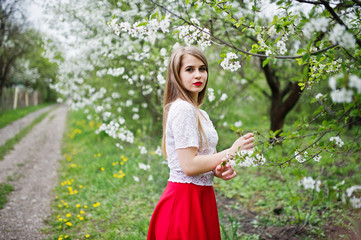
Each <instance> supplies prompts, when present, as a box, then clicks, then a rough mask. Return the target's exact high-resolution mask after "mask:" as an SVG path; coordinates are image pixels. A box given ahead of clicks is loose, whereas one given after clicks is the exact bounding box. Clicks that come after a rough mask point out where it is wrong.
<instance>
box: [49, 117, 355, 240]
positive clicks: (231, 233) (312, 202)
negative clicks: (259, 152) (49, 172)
mask: <svg viewBox="0 0 361 240" xmlns="http://www.w3.org/2000/svg"><path fill="white" fill-rule="evenodd" d="M84 119H85V114H82V113H81V112H71V113H69V115H68V130H67V133H66V135H65V136H64V139H65V141H64V146H63V153H64V159H63V160H61V168H60V170H59V183H58V185H57V187H56V189H55V191H56V199H55V200H54V204H53V214H52V216H51V217H50V218H49V219H48V223H49V227H48V228H46V229H44V231H45V232H46V233H48V234H49V236H50V237H49V239H145V238H146V235H147V230H148V224H149V221H150V217H151V214H152V212H153V209H154V207H155V205H156V203H157V201H158V199H159V197H160V195H161V193H162V191H163V189H164V187H165V185H166V182H167V177H168V167H167V166H166V165H165V164H164V161H163V158H162V157H161V156H158V155H157V154H155V150H156V146H157V145H153V146H151V145H150V144H148V145H147V146H146V147H147V150H148V152H147V154H139V149H138V147H137V146H138V145H143V144H144V143H142V142H135V143H134V144H132V145H128V146H124V149H119V148H117V147H116V146H115V142H114V140H113V139H111V138H110V137H108V136H107V135H105V134H104V133H100V134H95V130H96V129H97V127H98V126H99V125H98V124H99V123H97V122H95V121H88V120H84ZM158 140H160V139H158ZM279 147H280V148H281V146H279ZM283 148H284V149H287V147H283ZM285 151H286V150H285ZM278 152H279V151H278ZM271 157H276V156H272V154H269V155H268V156H267V158H271ZM139 163H143V164H146V165H150V169H148V170H143V169H141V168H139ZM340 166H341V167H340ZM355 169H360V161H359V158H358V157H357V156H349V157H348V158H347V161H345V159H342V158H340V159H337V158H334V157H330V156H327V155H323V158H322V161H320V163H316V162H309V163H307V164H302V165H301V164H299V165H296V164H294V165H292V167H288V168H280V167H265V166H262V167H257V168H243V169H241V168H237V172H238V176H237V177H236V178H235V179H233V180H231V181H221V180H219V179H217V180H216V181H215V190H216V195H217V198H218V204H219V216H220V219H221V228H222V239H261V237H265V236H266V237H267V236H268V237H271V236H274V235H273V234H276V235H277V234H278V235H280V234H281V233H282V230H283V231H284V232H287V231H288V232H291V231H296V236H297V237H298V238H299V239H328V238H326V236H327V233H328V231H329V230H328V229H329V228H330V227H332V226H335V228H337V229H341V230H340V231H339V232H338V233H337V234H339V235H340V236H341V237H342V235H344V236H345V238H341V237H340V239H347V229H350V230H349V231H354V232H355V231H356V230H355V229H353V228H356V227H355V226H354V225H355V224H353V222H352V221H347V222H345V219H346V216H351V217H353V216H355V215H356V214H358V213H359V211H356V210H354V209H352V208H351V207H350V206H349V205H348V204H343V203H342V201H341V197H342V195H341V193H342V191H341V190H343V189H346V187H348V186H351V185H355V184H360V182H359V181H360V179H361V174H360V172H359V171H355ZM326 170H327V171H326ZM302 176H312V177H314V179H316V178H317V179H320V180H321V185H320V189H321V191H320V192H317V191H315V190H309V189H307V190H305V189H304V188H303V187H302V186H299V185H298V180H300V179H301V177H302ZM343 179H345V180H346V182H347V184H344V185H342V186H339V190H333V191H332V186H335V185H336V184H337V183H339V182H341V181H342V180H343ZM327 189H328V190H327ZM330 189H331V190H330ZM337 193H340V194H338V196H337Z"/></svg>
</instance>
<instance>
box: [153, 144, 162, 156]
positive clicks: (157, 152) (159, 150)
mask: <svg viewBox="0 0 361 240" xmlns="http://www.w3.org/2000/svg"><path fill="white" fill-rule="evenodd" d="M155 154H157V155H159V156H162V154H163V153H162V149H161V148H160V147H159V146H158V147H157V149H156V150H155Z"/></svg>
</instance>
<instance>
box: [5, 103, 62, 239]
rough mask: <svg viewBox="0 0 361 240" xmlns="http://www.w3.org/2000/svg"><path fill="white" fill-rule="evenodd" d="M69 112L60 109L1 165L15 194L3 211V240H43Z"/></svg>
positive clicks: (38, 126)
mask: <svg viewBox="0 0 361 240" xmlns="http://www.w3.org/2000/svg"><path fill="white" fill-rule="evenodd" d="M66 113H67V108H66V107H65V106H62V105H60V106H59V107H57V108H56V109H55V110H53V111H51V112H50V113H49V114H48V116H47V117H46V118H45V119H44V120H43V121H42V122H41V123H39V124H38V125H36V126H35V127H34V128H33V129H32V131H31V132H30V133H29V134H28V135H27V136H25V137H24V138H23V139H22V140H21V141H20V142H19V143H18V144H17V145H15V147H14V150H13V151H12V152H10V153H9V154H8V155H7V156H5V158H4V160H3V161H0V182H7V181H8V180H11V181H10V182H8V183H9V184H11V185H13V186H14V188H15V190H14V191H13V192H12V193H11V194H10V195H9V202H8V203H7V204H6V205H5V206H4V208H3V209H2V210H0V239H1V240H2V239H4V240H5V239H6V240H12V239H17V240H20V239H27V240H32V239H42V238H43V237H44V236H43V235H42V234H41V232H40V229H41V228H42V227H43V226H44V223H43V221H44V220H45V218H46V217H47V216H49V214H50V203H51V199H53V198H54V196H52V189H53V188H54V186H55V184H56V180H57V173H56V169H57V166H58V160H59V159H60V158H61V141H62V137H63V133H64V130H65V121H66Z"/></svg>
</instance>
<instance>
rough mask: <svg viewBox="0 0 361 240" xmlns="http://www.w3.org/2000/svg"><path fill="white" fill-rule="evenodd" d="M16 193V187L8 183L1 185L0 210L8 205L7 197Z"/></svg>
mask: <svg viewBox="0 0 361 240" xmlns="http://www.w3.org/2000/svg"><path fill="white" fill-rule="evenodd" d="M12 191H14V187H13V186H11V185H9V184H7V183H0V209H2V208H3V207H4V205H5V203H7V201H8V199H7V195H8V194H9V193H11V192H12Z"/></svg>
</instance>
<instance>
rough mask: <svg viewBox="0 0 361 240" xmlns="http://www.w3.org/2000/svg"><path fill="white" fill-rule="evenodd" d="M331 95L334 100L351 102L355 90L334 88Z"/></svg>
mask: <svg viewBox="0 0 361 240" xmlns="http://www.w3.org/2000/svg"><path fill="white" fill-rule="evenodd" d="M330 95H331V99H332V101H333V102H335V103H344V102H346V103H350V102H352V96H353V91H352V90H349V89H346V88H344V87H343V88H341V89H336V90H332V91H331V93H330Z"/></svg>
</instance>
